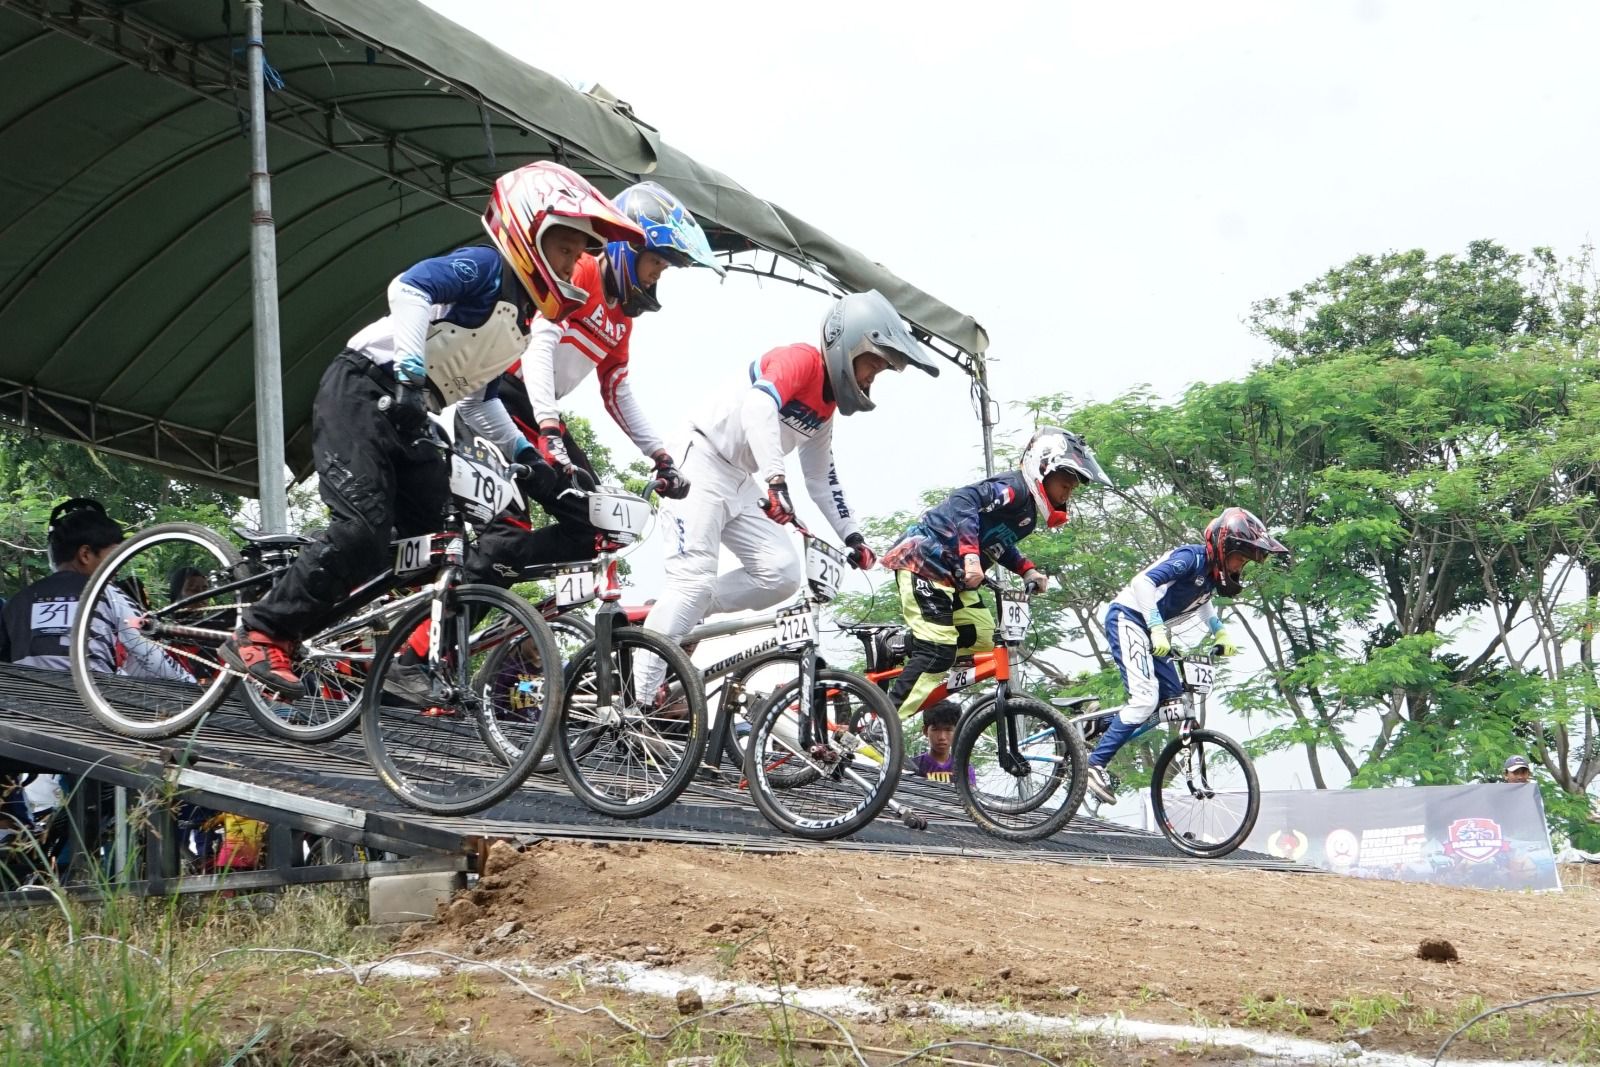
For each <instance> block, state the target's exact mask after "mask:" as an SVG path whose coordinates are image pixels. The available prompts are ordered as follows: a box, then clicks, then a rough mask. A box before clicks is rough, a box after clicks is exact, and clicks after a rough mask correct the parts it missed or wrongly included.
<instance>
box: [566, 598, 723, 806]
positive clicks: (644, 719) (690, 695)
mask: <svg viewBox="0 0 1600 1067" xmlns="http://www.w3.org/2000/svg"><path fill="white" fill-rule="evenodd" d="M598 644H599V642H598V640H596V641H591V642H589V643H588V644H587V645H585V646H584V647H583V650H582V651H580V652H579V653H578V655H577V656H576V657H575V659H574V660H573V663H572V665H571V668H570V670H569V671H568V675H567V686H566V694H565V697H564V699H563V700H562V703H561V721H560V724H559V725H558V727H557V728H556V731H555V737H554V738H553V739H552V740H551V742H550V747H551V749H552V751H554V752H555V756H556V764H557V766H559V767H560V768H561V777H562V778H563V779H565V780H566V783H567V788H569V789H571V790H572V794H573V795H574V796H576V797H577V798H578V799H579V800H580V801H582V802H583V804H584V805H585V806H586V807H588V808H590V809H591V810H593V811H597V812H599V813H600V814H602V815H609V816H611V817H612V818H614V819H642V818H644V817H645V816H647V815H653V814H655V813H656V812H658V811H661V810H662V809H663V808H665V807H667V805H669V804H671V803H672V802H673V801H674V800H677V799H678V797H679V796H680V795H681V794H682V793H683V791H684V790H685V789H687V788H689V784H690V783H691V782H692V781H694V776H695V774H696V773H697V772H698V770H699V767H700V760H701V758H702V757H704V755H705V750H706V698H705V690H704V688H703V687H702V685H701V680H700V672H699V671H698V670H696V669H695V666H694V664H693V663H692V662H690V660H689V656H688V654H687V653H685V652H684V651H683V649H682V648H681V647H679V646H678V645H677V644H676V643H675V642H673V641H670V640H668V639H667V638H665V637H662V636H661V635H660V634H658V633H655V632H654V631H652V630H646V629H644V628H642V627H638V626H618V627H616V628H615V629H613V630H612V631H611V654H612V657H613V662H612V665H611V670H612V680H613V682H614V684H615V685H616V688H617V691H616V694H615V695H614V696H613V697H612V707H610V708H606V709H601V708H599V707H598V706H597V704H596V701H595V699H594V695H593V686H594V673H595V663H596V657H597V651H596V648H597V645H598ZM639 653H648V654H651V655H655V656H659V657H660V658H661V659H663V660H665V661H666V664H667V673H666V675H665V678H666V684H667V687H668V689H669V691H672V692H674V693H676V694H677V695H678V698H679V699H681V700H682V701H683V702H684V704H685V707H684V708H683V709H682V710H684V711H687V712H688V715H687V716H686V717H681V718H670V719H669V718H662V717H649V716H644V715H641V714H640V713H639V702H638V701H637V700H635V699H632V698H631V697H630V693H631V690H632V687H633V672H634V670H635V669H636V668H635V666H634V663H633V660H634V657H635V656H636V655H637V654H639ZM674 676H676V677H675V678H674ZM618 704H620V705H621V707H618V706H617V705H618ZM678 729H687V731H688V735H687V736H686V737H684V736H681V735H680V734H677V733H675V732H673V731H676V730H678ZM663 730H667V731H668V733H663V732H662V731H663ZM680 741H681V744H682V751H681V754H679V755H677V757H676V766H675V767H673V768H672V769H671V770H670V771H669V772H667V773H665V774H661V775H659V779H660V780H659V784H657V785H656V786H655V787H654V788H653V789H651V790H650V791H648V792H645V793H643V794H637V795H636V794H634V793H632V792H631V791H629V792H627V793H625V794H624V795H622V796H618V795H616V794H614V793H613V792H612V791H610V790H609V789H608V785H609V784H610V783H611V782H612V781H614V780H615V779H617V778H618V777H619V774H620V773H621V771H629V772H630V778H629V779H628V781H631V768H632V765H633V764H634V763H635V762H637V763H638V764H639V766H640V768H641V770H642V771H643V772H644V775H645V778H644V780H645V782H646V783H648V782H649V781H650V777H651V770H652V767H653V765H656V764H660V763H662V762H664V760H663V757H665V756H670V755H673V754H675V753H677V752H678V746H679V744H680ZM591 757H592V758H591ZM615 759H620V761H621V771H619V769H617V767H616V766H615V765H614V763H613V761H614V760H615ZM585 765H587V769H586V766H585Z"/></svg>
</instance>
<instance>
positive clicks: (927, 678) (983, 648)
mask: <svg viewBox="0 0 1600 1067" xmlns="http://www.w3.org/2000/svg"><path fill="white" fill-rule="evenodd" d="M894 578H895V585H896V587H897V588H898V589H899V592H900V611H901V613H902V614H903V615H904V616H905V620H906V623H907V625H909V626H910V627H911V640H910V642H909V643H908V645H909V653H908V655H907V656H906V665H905V669H904V670H902V671H901V672H900V676H899V677H898V678H896V679H895V680H894V684H893V685H892V686H890V687H889V702H890V703H891V704H893V705H894V706H895V707H896V708H898V709H899V711H900V718H901V719H907V718H910V717H911V716H912V715H915V714H916V713H917V712H919V711H921V710H922V705H923V704H924V703H925V702H926V701H927V699H928V697H929V695H930V694H931V693H932V692H933V691H934V690H935V689H937V688H938V687H939V685H940V684H941V683H942V682H944V680H945V672H947V671H949V670H950V668H951V667H952V666H953V665H954V664H955V661H956V655H957V653H958V652H959V653H961V654H969V653H973V652H987V651H988V650H989V649H992V648H993V647H994V616H993V615H991V614H990V613H989V609H988V608H986V607H985V606H984V604H983V598H982V597H980V596H979V595H978V593H977V591H976V590H972V589H956V588H955V587H954V586H949V585H941V584H940V583H938V582H930V581H929V580H927V579H926V578H921V577H918V576H917V575H915V574H913V573H911V572H910V571H895V572H894Z"/></svg>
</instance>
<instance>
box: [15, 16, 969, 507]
mask: <svg viewBox="0 0 1600 1067" xmlns="http://www.w3.org/2000/svg"><path fill="white" fill-rule="evenodd" d="M264 10H265V23H264V24H265V27H266V33H265V40H266V55H267V62H268V63H269V64H270V65H271V67H272V68H273V71H272V72H271V74H269V87H270V88H271V89H272V91H271V92H269V94H268V109H269V115H268V126H269V132H268V153H269V159H270V161H271V164H270V165H271V169H272V197H273V215H274V218H275V220H276V223H277V255H278V276H279V294H278V296H279V303H280V309H281V311H280V314H281V323H282V360H283V406H284V417H285V436H286V438H287V443H288V458H289V462H290V464H291V465H292V466H293V467H294V468H295V469H296V470H299V471H304V470H305V469H306V468H307V467H308V465H309V463H308V460H309V455H308V452H309V438H310V425H309V423H310V410H311V398H312V395H313V393H314V392H315V390H316V384H317V380H318V378H319V377H320V375H321V373H322V370H323V368H324V367H325V366H326V365H327V362H328V359H329V356H330V355H331V354H332V353H333V352H334V351H336V350H337V348H338V346H339V345H340V343H341V342H342V341H344V339H345V338H347V337H349V336H350V335H351V334H352V333H354V332H355V330H356V329H357V328H358V327H359V326H360V325H361V324H363V323H364V322H366V321H369V320H370V319H372V318H374V317H376V316H377V315H379V314H381V313H382V311H383V307H382V294H383V291H384V289H385V287H386V285H387V283H388V281H389V279H390V278H391V277H393V275H394V274H395V273H396V271H397V270H399V269H400V268H401V267H402V266H404V265H405V264H407V263H409V262H411V261H413V260H415V259H418V258H420V257H422V256H424V255H429V254H434V253H437V252H440V251H444V250H447V249H449V248H451V247H455V246H456V245H458V244H461V243H464V242H475V241H478V240H480V239H481V237H482V230H481V228H480V226H479V223H478V214H479V212H480V211H481V208H482V205H483V202H484V197H485V193H486V191H487V189H488V188H489V185H490V184H491V183H492V181H493V179H494V177H495V176H496V175H498V174H500V173H501V172H503V171H506V170H508V169H511V168H513V167H516V166H519V165H521V164H523V163H526V162H529V161H531V160H535V159H549V158H554V159H558V160H561V161H562V162H565V163H566V164H568V165H569V166H572V167H574V168H575V169H576V170H578V171H579V172H580V173H583V174H585V175H586V176H588V177H589V178H591V179H593V180H594V181H596V182H597V184H599V186H600V187H601V188H602V189H604V190H605V191H606V192H608V193H615V192H617V191H618V190H619V189H620V188H622V187H623V186H624V185H626V184H629V183H631V182H633V181H636V180H638V179H639V178H640V177H642V176H646V175H648V176H649V177H652V178H654V179H656V180H659V181H661V182H662V183H663V184H665V185H666V186H668V187H669V188H670V189H671V190H672V191H673V192H674V193H675V194H677V195H678V196H679V197H680V198H682V200H683V201H684V203H685V204H686V205H687V206H688V207H689V208H690V209H691V210H692V211H694V212H695V214H696V215H698V216H699V218H700V220H701V221H702V223H703V224H704V225H705V227H706V230H707V232H708V233H709V235H710V237H711V240H712V244H713V245H714V246H715V247H716V248H717V249H718V251H719V252H722V253H726V254H728V255H730V256H732V255H737V254H739V253H747V252H752V251H755V252H761V251H765V252H769V253H773V254H774V255H775V257H782V261H783V262H784V263H792V264H798V265H799V266H801V267H803V268H805V270H806V271H808V272H809V274H810V281H809V283H810V284H818V285H820V287H823V288H837V289H843V290H860V289H867V288H876V289H878V290H880V291H882V292H883V293H884V294H885V295H886V296H887V297H888V298H889V299H890V300H891V301H892V302H893V303H894V304H895V306H896V307H897V308H899V310H900V311H901V313H902V314H904V315H905V316H906V317H907V319H908V320H909V321H910V323H911V324H912V325H913V326H914V327H915V328H917V329H918V331H919V334H920V335H921V336H924V337H926V338H927V339H928V340H929V341H930V342H932V343H933V344H934V346H935V347H936V348H938V349H939V350H940V351H942V352H944V354H946V355H947V356H949V357H950V358H951V359H953V360H954V361H956V362H957V363H960V364H962V365H963V366H966V367H968V368H969V369H971V367H972V364H973V361H974V360H976V359H978V358H980V357H981V354H982V352H983V350H984V348H985V346H986V344H987V338H986V337H985V335H984V333H983V330H982V328H981V327H979V326H978V324H977V323H976V322H974V321H973V320H972V318H970V317H969V316H966V315H963V314H961V313H960V312H958V311H956V310H954V309H952V308H950V307H948V306H946V305H944V304H942V303H940V302H939V301H938V300H935V299H934V298H933V297H931V296H929V295H928V294H926V293H924V292H923V291H921V290H920V289H917V288H916V287H914V286H912V285H910V284H909V283H907V282H905V281H902V280H901V279H900V278H898V277H896V276H895V275H894V274H892V273H890V272H889V271H888V270H886V269H885V268H884V267H882V266H881V265H879V264H877V263H875V262H872V261H871V260H869V259H867V258H866V257H865V256H863V255H861V254H860V253H858V252H856V251H855V250H853V249H851V248H849V247H847V246H845V245H842V244H840V243H839V242H837V241H835V240H834V239H833V238H831V237H829V236H828V235H827V234H825V233H823V232H822V231H821V230H818V229H817V228H815V227H813V226H811V225H809V224H807V223H805V222H804V221H802V220H800V219H797V218H795V217H794V216H792V215H790V214H788V213H787V212H785V211H783V210H782V209H781V208H779V207H776V206H775V205H772V204H769V203H767V202H766V201H764V200H761V199H760V198H758V197H756V196H754V195H752V194H751V193H749V192H748V191H746V190H745V189H744V188H743V187H741V186H740V185H739V184H738V183H737V182H735V181H733V180H732V179H730V178H728V177H726V176H725V175H723V174H721V173H719V172H717V171H715V170H712V169H711V168H709V167H706V166H703V165H701V164H699V163H697V162H695V161H694V160H693V159H691V158H689V157H688V156H686V155H684V154H683V153H682V152H679V151H677V150H675V149H673V148H672V147H671V146H670V145H667V144H665V143H664V142H662V141H661V140H660V138H659V137H658V136H657V135H656V133H655V132H654V131H653V130H652V129H650V128H648V127H646V126H644V125H641V124H640V123H638V122H637V121H635V120H634V119H632V117H631V116H630V115H629V114H628V113H627V111H626V108H625V107H622V106H619V105H617V104H616V103H615V102H614V101H607V100H604V99H601V98H598V97H597V96H595V95H589V94H584V93H579V92H577V91H575V90H574V89H572V88H571V87H570V86H568V85H567V84H566V83H565V82H563V81H561V80H560V79H558V78H555V77H552V76H551V75H549V74H546V73H544V72H542V71H539V70H535V69H534V68H532V67H529V66H527V65H526V64H524V63H521V62H519V61H517V60H516V59H513V58H512V57H511V56H509V55H506V54H505V53H504V52H501V51H499V50H498V49H496V48H495V47H493V46H492V45H490V44H489V43H487V42H486V41H484V40H482V39H481V38H479V37H477V36H476V35H474V34H472V33H471V32H469V31H467V30H466V29H463V28H462V27H460V26H458V25H456V24H455V23H453V22H450V21H449V20H448V19H446V18H444V17H443V16H441V15H439V14H437V13H435V12H434V11H433V10H431V9H429V8H427V7H424V6H423V5H421V4H420V3H417V2H415V0H266V2H265V9H264ZM244 15H245V12H244V9H243V7H242V6H241V5H239V4H237V3H235V2H234V0H208V2H199V0H0V85H4V86H5V87H6V88H5V92H4V93H3V94H0V418H5V419H9V420H13V421H20V422H22V423H24V424H26V425H28V426H30V427H35V428H37V429H39V430H41V431H42V432H45V433H51V434H58V435H61V436H64V437H69V438H72V439H76V440H81V441H84V442H87V443H90V444H93V445H94V446H95V447H96V448H97V449H101V450H103V451H107V452H114V453H118V454H121V455H125V456H129V457H132V458H134V459H137V460H140V461H143V462H147V463H151V464H154V465H156V466H158V467H161V468H163V469H165V470H168V471H170V472H172V473H173V474H175V475H179V476H182V477H186V478H197V479H201V480H204V481H208V482H212V483H218V484H226V485H229V486H231V487H234V488H237V489H242V490H244V491H246V492H253V490H254V487H255V484H256V471H255V445H254V437H255V421H254V420H255V416H254V403H253V401H254V393H253V384H254V383H253V378H252V362H251V361H252V358H253V351H252V333H251V321H252V320H251V299H250V293H251V289H250V286H251V275H250V256H249V221H250V198H249V184H248V181H247V178H248V170H249V158H250V157H249V144H248V140H247V138H246V129H247V123H248V115H249V92H248V87H247V82H246V80H245V71H246V68H245V51H244V45H245V39H244V37H245V34H244V27H245V18H244ZM741 263H742V264H743V265H744V266H745V267H746V269H762V270H771V269H774V266H775V265H776V264H778V263H779V260H778V259H776V258H774V259H773V260H772V261H771V264H772V265H769V266H767V267H764V268H760V267H757V266H755V265H752V264H750V263H749V257H748V256H746V257H744V258H743V259H742V260H741ZM795 275H796V280H798V277H799V275H798V272H795Z"/></svg>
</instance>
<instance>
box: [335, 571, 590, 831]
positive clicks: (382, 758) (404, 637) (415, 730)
mask: <svg viewBox="0 0 1600 1067" xmlns="http://www.w3.org/2000/svg"><path fill="white" fill-rule="evenodd" d="M470 603H477V604H479V605H480V606H481V607H480V610H477V611H473V610H472V609H470V608H468V607H467V606H466V605H468V604H470ZM432 609H433V604H432V602H431V601H424V602H422V603H420V604H418V605H417V606H415V607H414V608H412V609H411V610H410V611H408V612H406V614H404V615H402V616H401V617H400V618H399V619H398V620H397V621H396V622H395V624H394V626H393V628H392V629H391V630H390V631H389V634H388V636H387V637H385V638H384V639H383V641H382V643H380V644H379V646H378V649H377V652H376V653H375V654H374V657H373V663H372V671H371V673H370V674H369V676H368V679H367V685H366V687H365V688H364V689H363V690H362V700H361V735H362V741H363V742H364V744H365V745H366V750H367V758H368V760H370V761H371V763H372V767H373V769H374V770H375V771H377V773H378V778H379V780H381V781H382V782H383V784H384V785H385V786H386V787H387V788H388V789H389V791H390V792H392V793H394V795H395V796H397V797H399V798H400V799H401V800H402V801H404V802H405V803H406V804H409V805H410V806H411V807H414V808H417V809H419V810H421V811H426V812H428V813H430V814H433V815H471V814H473V813H475V812H479V811H483V810H484V809H486V808H490V807H493V806H494V805H495V804H497V803H499V802H500V801H502V800H504V799H505V798H506V797H508V796H510V795H511V794H512V793H513V792H515V791H516V790H517V789H518V788H519V787H520V786H521V785H522V783H523V782H524V781H526V780H527V778H528V775H529V774H531V773H533V768H534V767H536V766H538V763H539V759H540V757H542V756H543V755H544V753H545V750H546V749H547V748H548V747H549V745H550V739H551V735H552V734H553V733H554V731H555V726H556V722H557V720H558V718H559V702H560V699H561V694H560V693H559V692H558V691H557V690H554V689H551V690H548V691H547V694H546V704H545V707H544V708H543V709H541V714H540V715H539V716H538V718H537V719H536V720H534V719H528V718H526V717H523V718H520V719H518V720H517V725H518V727H519V728H521V727H524V726H525V727H526V729H525V730H523V742H524V743H523V744H522V745H520V746H517V749H518V752H519V755H518V757H517V758H516V759H514V760H511V761H506V760H504V759H502V758H501V757H500V754H499V753H498V752H497V751H496V749H495V748H494V747H492V746H491V745H489V744H486V743H485V741H484V733H483V730H484V727H483V725H482V723H481V721H480V720H482V719H485V718H489V717H498V715H499V712H500V709H499V708H498V705H493V704H490V703H487V702H486V701H487V700H488V695H487V694H485V692H484V691H483V690H481V689H477V688H475V687H474V686H473V685H472V684H471V683H470V681H469V684H468V685H467V690H466V692H463V693H459V694H458V695H457V697H456V700H455V703H454V704H452V705H451V706H449V707H444V708H440V707H430V708H425V709H418V708H398V707H392V706H390V705H388V704H386V703H385V702H384V697H383V682H384V676H385V675H386V674H387V673H388V671H389V670H390V668H391V667H392V666H393V665H394V664H395V663H396V662H397V661H398V659H399V656H400V653H401V652H402V651H403V650H404V649H405V648H406V647H407V642H408V641H409V640H410V638H411V633H412V631H413V630H415V629H416V628H417V627H418V626H420V625H423V624H430V619H431V613H432ZM497 609H498V610H500V611H502V612H504V613H505V614H506V615H508V616H510V618H511V624H512V625H511V626H510V627H508V628H507V630H506V632H505V634H504V636H503V637H502V640H510V641H516V642H518V643H519V644H520V643H521V642H522V640H523V636H524V635H525V636H526V637H527V638H528V639H530V640H532V641H533V642H534V646H535V648H534V651H535V652H536V654H537V655H538V656H539V658H540V661H541V662H543V663H552V662H558V661H559V659H560V654H559V652H557V650H556V641H555V636H554V635H553V634H551V632H550V627H549V624H548V623H546V622H545V621H544V619H543V618H542V617H541V616H540V615H539V613H538V612H537V611H535V610H534V609H533V608H532V607H531V606H530V605H529V604H528V603H527V601H525V600H523V599H522V598H520V597H517V596H514V595H512V594H511V593H509V592H507V591H506V590H504V589H500V588H497V587H495V586H491V585H460V586H457V587H455V589H453V590H451V592H450V600H449V607H448V609H447V616H446V618H447V620H451V619H474V620H477V621H476V622H474V623H473V631H472V632H477V633H482V632H485V631H487V630H488V629H490V628H491V627H492V626H493V625H494V624H490V626H484V625H483V620H484V619H485V618H486V617H487V616H488V614H489V612H491V611H493V610H497ZM452 629H453V628H452ZM455 637H456V641H455V642H454V644H453V645H452V648H453V649H459V647H460V641H459V637H460V635H459V633H457V634H455ZM467 650H468V654H469V656H470V655H471V654H474V653H475V652H476V651H477V650H475V649H473V648H472V646H471V642H470V638H469V640H468V642H467ZM492 651H493V649H484V650H482V652H483V654H484V655H485V656H487V655H489V654H491V653H492ZM451 655H452V656H453V657H454V656H459V655H460V652H459V651H452V652H451ZM479 668H481V664H479V665H477V666H474V667H472V669H471V674H469V675H468V678H469V679H475V678H477V676H478V673H479ZM552 701H553V702H555V703H556V705H557V707H556V708H554V709H552V708H550V706H549V704H550V703H551V702H552ZM552 712H555V713H552ZM434 713H438V714H434ZM412 739H414V740H412Z"/></svg>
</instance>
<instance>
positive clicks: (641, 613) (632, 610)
mask: <svg viewBox="0 0 1600 1067" xmlns="http://www.w3.org/2000/svg"><path fill="white" fill-rule="evenodd" d="M651 603H652V604H653V603H654V601H651ZM622 613H623V614H624V615H626V616H627V617H628V621H629V622H631V623H633V624H634V625H635V626H643V625H644V620H645V619H647V618H649V616H650V604H635V605H633V606H632V607H628V606H627V605H623V608H622Z"/></svg>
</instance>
